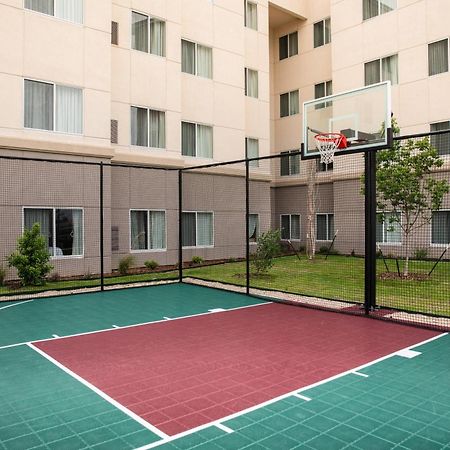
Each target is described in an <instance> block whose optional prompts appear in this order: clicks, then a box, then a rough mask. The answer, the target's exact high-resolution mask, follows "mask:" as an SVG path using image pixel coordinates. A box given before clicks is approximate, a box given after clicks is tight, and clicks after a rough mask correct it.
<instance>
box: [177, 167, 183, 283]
mask: <svg viewBox="0 0 450 450" xmlns="http://www.w3.org/2000/svg"><path fill="white" fill-rule="evenodd" d="M178 281H179V282H180V283H182V282H183V172H182V170H179V171H178Z"/></svg>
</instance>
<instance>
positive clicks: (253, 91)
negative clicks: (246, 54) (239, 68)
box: [244, 68, 258, 98]
mask: <svg viewBox="0 0 450 450" xmlns="http://www.w3.org/2000/svg"><path fill="white" fill-rule="evenodd" d="M244 75H245V95H246V96H247V97H253V98H258V72H257V71H256V70H252V69H247V68H245V69H244Z"/></svg>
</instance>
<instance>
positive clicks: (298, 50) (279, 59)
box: [278, 30, 300, 61]
mask: <svg viewBox="0 0 450 450" xmlns="http://www.w3.org/2000/svg"><path fill="white" fill-rule="evenodd" d="M295 33H297V53H296V54H295V55H290V54H289V53H290V51H291V44H290V42H291V41H290V39H289V36H290V35H291V34H295ZM284 37H287V54H288V55H287V56H286V58H283V59H281V58H280V39H282V38H284ZM299 52H300V49H299V44H298V30H295V31H292V32H291V33H287V34H283V35H282V36H280V37H279V38H278V61H284V60H285V59H289V58H293V57H294V56H298V54H299Z"/></svg>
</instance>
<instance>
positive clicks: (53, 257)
mask: <svg viewBox="0 0 450 450" xmlns="http://www.w3.org/2000/svg"><path fill="white" fill-rule="evenodd" d="M26 209H47V210H49V211H52V212H53V220H52V232H53V240H52V248H53V252H54V249H55V248H56V210H58V209H70V210H77V211H81V223H82V225H83V231H82V236H81V241H82V243H83V251H82V253H81V255H50V259H52V260H56V259H83V258H84V251H85V242H84V234H85V228H84V225H85V224H84V222H85V220H84V208H83V207H78V206H67V207H66V206H58V207H54V206H22V234H23V232H24V231H25V210H26Z"/></svg>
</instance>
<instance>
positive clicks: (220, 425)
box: [216, 423, 234, 434]
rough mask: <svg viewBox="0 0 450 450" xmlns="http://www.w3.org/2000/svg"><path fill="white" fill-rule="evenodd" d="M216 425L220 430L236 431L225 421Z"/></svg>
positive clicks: (226, 431) (229, 432)
mask: <svg viewBox="0 0 450 450" xmlns="http://www.w3.org/2000/svg"><path fill="white" fill-rule="evenodd" d="M216 427H217V428H219V430H222V431H225V433H228V434H231V433H234V430H232V429H231V428H230V427H227V426H226V425H224V424H223V423H216Z"/></svg>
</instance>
